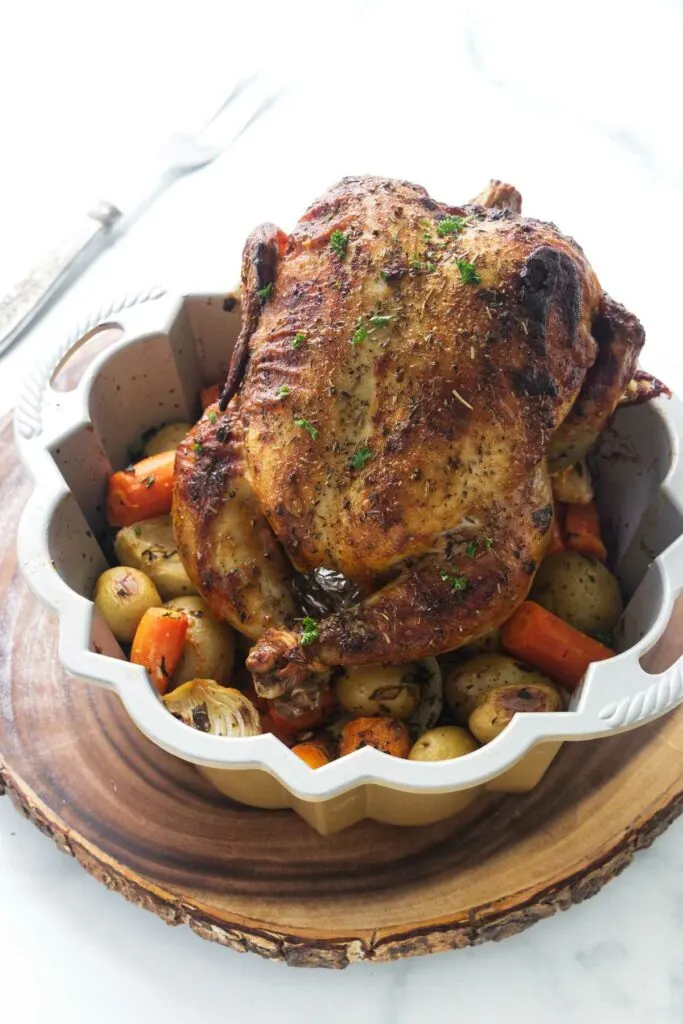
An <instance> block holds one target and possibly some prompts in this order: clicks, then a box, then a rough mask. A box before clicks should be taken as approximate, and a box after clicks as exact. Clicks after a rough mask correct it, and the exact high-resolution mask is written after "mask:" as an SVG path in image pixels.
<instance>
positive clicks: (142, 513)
mask: <svg viewBox="0 0 683 1024" xmlns="http://www.w3.org/2000/svg"><path fill="white" fill-rule="evenodd" d="M174 466H175V452H162V453H161V455H153V456H152V457H151V458H149V459H142V461H141V462H136V463H135V465H134V466H129V467H128V468H127V469H123V470H121V471H120V472H119V473H113V474H112V475H111V476H110V477H109V484H108V487H107V519H108V520H109V523H110V525H111V526H131V525H132V524H133V523H138V522H140V521H141V520H142V519H152V518H153V517H154V516H161V515H165V514H167V513H168V512H170V511H171V501H172V498H173V472H174Z"/></svg>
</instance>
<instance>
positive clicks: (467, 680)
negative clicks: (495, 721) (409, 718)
mask: <svg viewBox="0 0 683 1024" xmlns="http://www.w3.org/2000/svg"><path fill="white" fill-rule="evenodd" d="M532 682H540V683H550V682H551V680H549V679H547V678H546V677H545V676H542V675H540V673H539V672H537V671H536V669H535V668H531V667H530V666H529V665H525V664H523V663H522V662H519V661H516V660H515V659H514V658H511V657H510V656H509V655H508V654H478V655H476V657H474V658H470V659H469V660H468V661H464V662H463V663H462V664H461V665H458V666H457V667H456V668H454V669H453V670H452V671H451V672H449V674H448V676H447V677H446V682H445V684H444V689H445V693H446V700H447V701H448V704H449V705H450V707H451V708H452V709H453V711H454V712H455V714H456V715H457V717H458V719H459V720H460V721H461V722H463V723H464V724H466V723H467V719H468V718H469V716H470V714H471V712H472V710H473V709H474V708H475V707H476V705H477V703H478V701H479V700H480V698H481V697H482V696H483V695H484V694H485V693H487V692H488V691H489V690H493V689H494V688H495V687H497V686H504V685H506V684H514V685H519V686H523V685H525V684H527V683H532Z"/></svg>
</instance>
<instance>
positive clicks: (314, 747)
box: [292, 740, 332, 768]
mask: <svg viewBox="0 0 683 1024" xmlns="http://www.w3.org/2000/svg"><path fill="white" fill-rule="evenodd" d="M292 753H293V754H296V756H297V757H300V758H301V760H302V761H304V762H305V763H306V764H307V765H308V767H309V768H322V766H323V765H324V764H329V763H330V761H331V760H332V758H331V757H330V752H329V749H328V748H327V745H326V744H325V743H323V742H322V741H321V740H308V741H307V742H306V743H297V744H296V746H294V747H292Z"/></svg>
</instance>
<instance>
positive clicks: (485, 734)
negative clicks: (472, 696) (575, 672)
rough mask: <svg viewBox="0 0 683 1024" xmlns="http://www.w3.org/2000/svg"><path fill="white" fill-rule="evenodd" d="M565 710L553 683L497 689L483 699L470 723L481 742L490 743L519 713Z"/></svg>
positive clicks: (528, 684)
mask: <svg viewBox="0 0 683 1024" xmlns="http://www.w3.org/2000/svg"><path fill="white" fill-rule="evenodd" d="M562 708H563V701H562V696H561V694H560V691H559V690H558V689H557V687H556V686H553V685H552V683H549V682H546V683H537V682H531V683H527V684H518V683H515V684H508V685H507V686H496V687H495V688H494V689H493V690H489V692H488V693H485V694H483V695H482V696H481V697H480V699H479V702H478V704H477V706H476V707H475V709H474V711H472V713H471V715H470V717H469V723H468V724H469V727H470V732H471V733H472V734H473V735H474V736H475V737H476V738H477V739H478V740H479V742H480V743H490V742H491V740H493V739H495V738H496V736H498V735H499V734H500V733H501V732H502V731H503V729H504V728H505V726H506V725H509V724H510V722H511V721H512V719H513V718H514V716H515V715H516V714H517V712H518V711H534V712H538V711H561V710H562Z"/></svg>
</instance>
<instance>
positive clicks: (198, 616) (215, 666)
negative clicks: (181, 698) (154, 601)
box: [165, 597, 235, 688]
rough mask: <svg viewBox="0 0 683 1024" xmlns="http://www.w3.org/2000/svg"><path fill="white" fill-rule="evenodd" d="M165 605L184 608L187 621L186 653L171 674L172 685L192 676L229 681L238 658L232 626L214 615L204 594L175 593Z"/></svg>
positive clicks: (178, 609)
mask: <svg viewBox="0 0 683 1024" xmlns="http://www.w3.org/2000/svg"><path fill="white" fill-rule="evenodd" d="M165 607H166V608H172V609H173V610H174V611H178V612H184V613H185V616H186V618H187V622H188V628H187V635H186V637H185V644H184V646H183V653H182V654H181V655H180V661H179V662H178V664H177V666H176V668H175V671H174V672H173V675H172V676H171V688H173V687H176V686H180V684H181V683H185V682H187V681H188V680H190V679H215V680H216V681H217V682H218V683H225V682H227V681H228V680H229V678H230V673H231V672H232V666H233V662H234V659H235V635H234V633H233V631H232V629H231V628H230V626H228V625H226V623H224V622H218V621H217V620H216V619H213V618H212V617H211V612H210V611H209V609H208V607H207V606H206V604H205V603H204V601H203V600H202V599H201V597H176V598H174V599H173V600H172V601H167V602H166V605H165Z"/></svg>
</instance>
